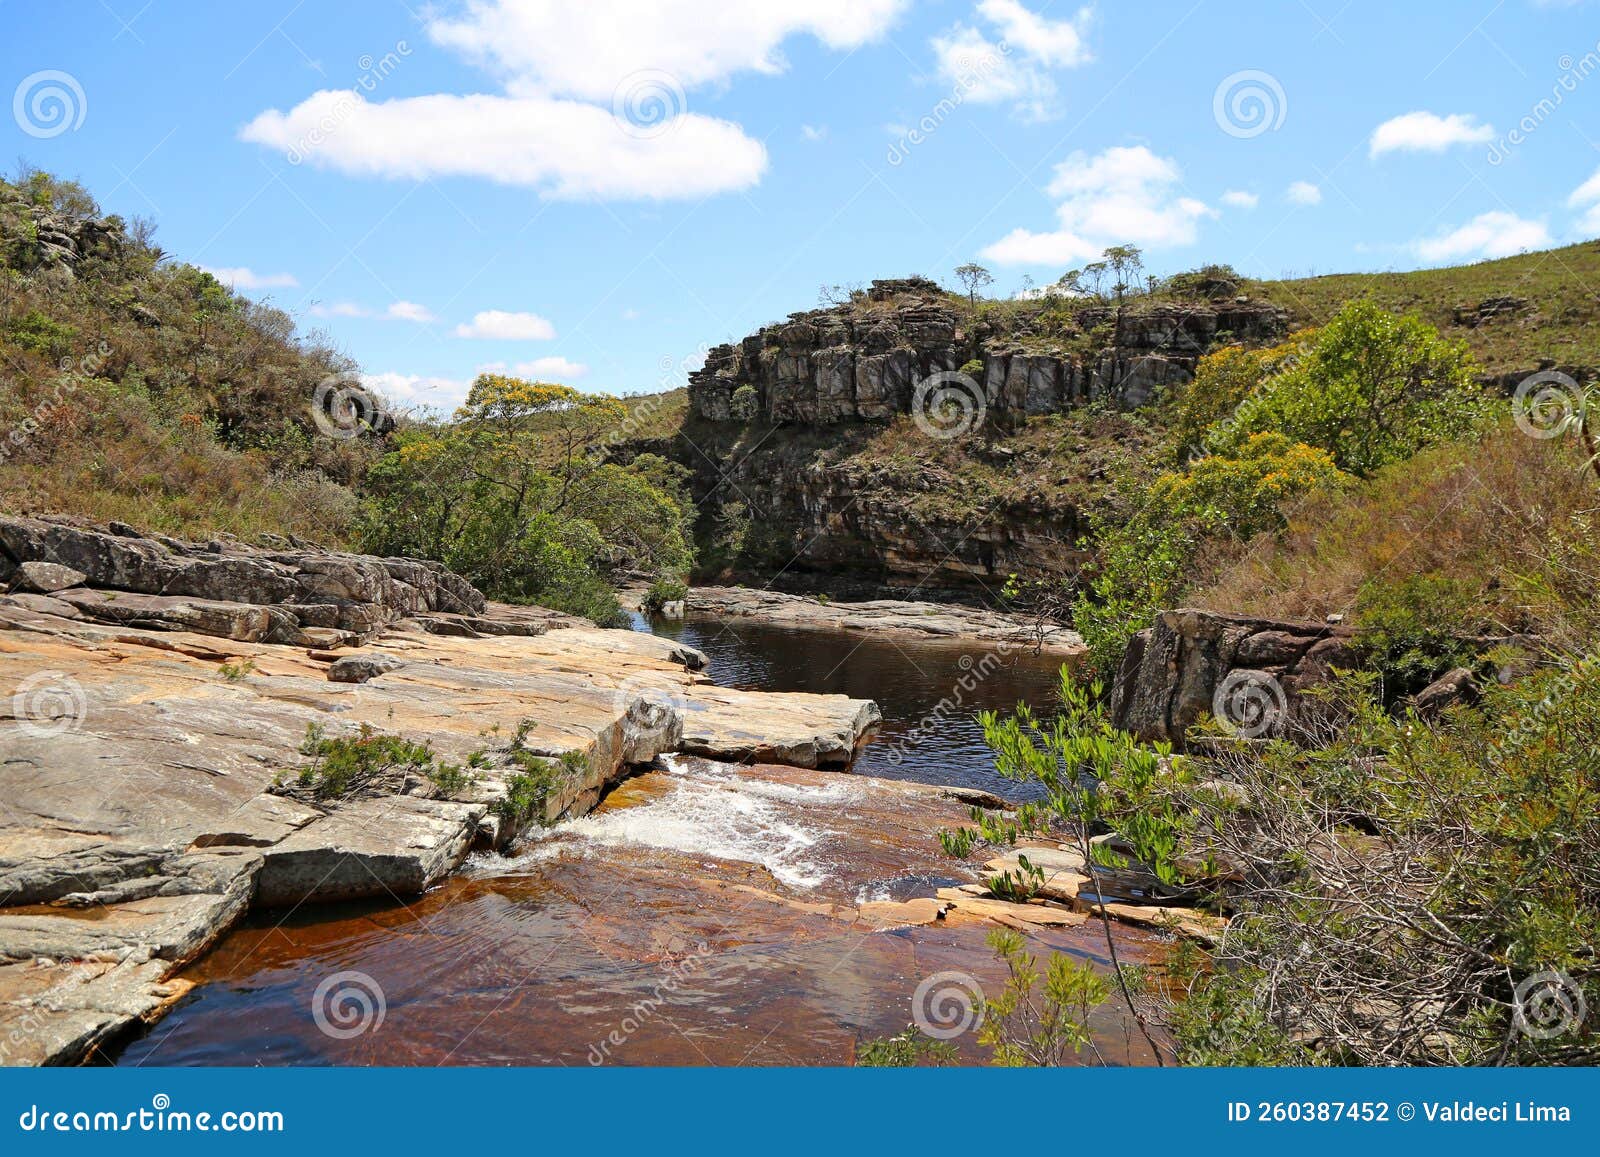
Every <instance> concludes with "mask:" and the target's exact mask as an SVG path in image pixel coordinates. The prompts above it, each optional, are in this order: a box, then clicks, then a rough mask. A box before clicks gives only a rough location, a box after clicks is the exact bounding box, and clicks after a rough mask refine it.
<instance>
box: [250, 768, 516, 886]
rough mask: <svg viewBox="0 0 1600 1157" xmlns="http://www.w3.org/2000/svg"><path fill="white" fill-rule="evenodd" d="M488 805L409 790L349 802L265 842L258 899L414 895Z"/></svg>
mask: <svg viewBox="0 0 1600 1157" xmlns="http://www.w3.org/2000/svg"><path fill="white" fill-rule="evenodd" d="M487 810H488V809H487V808H486V807H484V806H483V805H482V804H462V803H449V802H446V801H444V800H431V799H417V798H414V797H411V796H386V797H382V798H378V799H363V800H356V801H354V802H352V803H348V804H345V805H344V806H342V807H340V808H339V810H337V811H335V812H332V813H330V814H329V815H326V816H323V817H322V818H321V819H317V820H314V821H313V822H311V823H309V824H307V825H306V826H305V827H303V828H301V829H299V830H298V831H296V832H295V833H294V834H293V835H290V836H289V837H287V838H286V839H284V840H282V841H280V842H279V843H277V844H274V845H272V846H271V847H269V848H265V849H263V851H262V859H263V861H264V862H263V865H262V869H261V875H260V878H259V880H258V881H257V884H256V903H257V904H258V905H260V906H263V907H269V908H277V907H289V906H292V905H295V904H301V903H304V902H305V901H307V900H318V901H326V900H352V899H359V898H363V897H368V896H389V897H392V898H393V899H395V900H397V901H398V900H400V899H402V898H404V897H406V896H415V895H417V894H418V893H420V892H424V891H426V890H427V889H428V888H429V887H431V886H432V885H434V884H436V883H437V882H438V881H439V880H441V879H443V878H444V877H445V876H447V875H449V874H450V873H451V872H453V871H455V869H456V867H457V866H458V865H459V864H460V863H461V861H462V860H463V859H465V858H466V854H467V851H468V850H469V849H470V848H471V847H472V840H473V836H474V835H475V833H476V832H477V830H478V824H479V822H480V821H481V820H482V819H483V816H484V813H485V812H486V811H487Z"/></svg>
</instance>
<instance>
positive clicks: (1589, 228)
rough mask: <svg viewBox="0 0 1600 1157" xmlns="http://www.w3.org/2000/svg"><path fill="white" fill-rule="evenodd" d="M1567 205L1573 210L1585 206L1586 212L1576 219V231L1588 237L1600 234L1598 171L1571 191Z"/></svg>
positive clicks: (1599, 177)
mask: <svg viewBox="0 0 1600 1157" xmlns="http://www.w3.org/2000/svg"><path fill="white" fill-rule="evenodd" d="M1567 205H1568V207H1570V208H1573V209H1579V208H1582V207H1583V206H1585V205H1587V206H1588V209H1587V211H1586V212H1585V213H1584V215H1583V216H1582V217H1580V218H1578V231H1579V232H1580V233H1584V234H1587V235H1590V236H1592V235H1594V234H1596V233H1600V169H1596V170H1595V171H1594V175H1593V176H1592V177H1590V178H1589V179H1588V180H1587V181H1585V182H1584V183H1583V184H1581V185H1579V186H1578V187H1577V188H1576V189H1574V190H1572V195H1571V196H1570V197H1568V198H1567Z"/></svg>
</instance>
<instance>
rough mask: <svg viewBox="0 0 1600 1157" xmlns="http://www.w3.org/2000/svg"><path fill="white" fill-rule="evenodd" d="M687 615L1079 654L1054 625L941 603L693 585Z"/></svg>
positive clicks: (1074, 636)
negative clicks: (834, 598) (846, 599)
mask: <svg viewBox="0 0 1600 1157" xmlns="http://www.w3.org/2000/svg"><path fill="white" fill-rule="evenodd" d="M685 609H686V611H687V613H688V614H689V615H691V616H701V615H704V616H716V617H719V618H746V619H755V620H758V621H760V622H764V623H770V624H772V625H773V626H777V627H789V628H795V629H804V628H817V629H823V630H833V631H872V632H886V633H890V634H895V635H904V636H910V637H915V638H921V639H924V640H928V641H934V642H938V641H948V642H981V643H993V644H995V645H1004V646H1012V647H1016V648H1018V649H1019V650H1022V649H1033V648H1039V649H1042V650H1045V651H1050V652H1054V653H1060V654H1066V655H1080V654H1083V653H1084V651H1085V650H1086V648H1085V647H1084V643H1083V637H1082V636H1081V635H1079V634H1078V633H1077V632H1076V631H1073V630H1070V629H1069V628H1067V627H1065V626H1062V625H1061V624H1060V623H1053V622H1045V623H1039V622H1037V621H1035V620H1034V619H1031V618H1029V617H1028V616H1026V615H1006V614H1001V613H999V612H995V611H985V610H980V609H978V608H975V607H963V606H958V605H953V604H946V603H926V602H902V601H900V600H897V599H875V600H872V601H869V602H860V603H836V602H825V603H824V602H819V601H818V600H817V599H815V598H809V597H807V596H805V595H789V594H782V593H780V592H778V591H766V590H747V589H745V588H744V587H694V588H692V589H691V590H690V591H689V595H688V597H687V599H686V600H685Z"/></svg>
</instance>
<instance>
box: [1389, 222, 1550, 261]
mask: <svg viewBox="0 0 1600 1157" xmlns="http://www.w3.org/2000/svg"><path fill="white" fill-rule="evenodd" d="M1550 244H1551V239H1550V231H1549V230H1548V229H1546V228H1545V225H1544V222H1543V221H1529V220H1526V219H1524V218H1522V217H1518V216H1517V215H1516V214H1515V213H1506V212H1501V211H1499V210H1496V211H1494V212H1492V213H1482V214H1479V215H1478V216H1476V217H1474V218H1473V219H1472V220H1471V221H1468V222H1467V223H1466V224H1465V225H1462V226H1461V227H1460V228H1458V229H1453V230H1450V231H1449V232H1447V233H1442V234H1440V235H1439V236H1437V237H1428V238H1423V239H1421V240H1418V241H1413V242H1412V243H1411V248H1412V250H1413V251H1414V252H1415V253H1416V254H1417V256H1419V257H1421V258H1422V259H1423V260H1424V261H1459V260H1461V259H1463V258H1467V257H1509V256H1511V255H1512V254H1513V253H1521V252H1523V251H1525V250H1528V249H1542V248H1544V247H1545V246H1548V245H1550Z"/></svg>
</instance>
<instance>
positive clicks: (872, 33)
mask: <svg viewBox="0 0 1600 1157" xmlns="http://www.w3.org/2000/svg"><path fill="white" fill-rule="evenodd" d="M909 7H910V3H909V0H762V2H761V3H759V4H707V3H705V0H650V2H649V3H638V2H637V0H586V2H585V3H582V4H574V3H572V2H571V0H469V2H468V4H467V7H466V11H465V13H464V14H463V15H461V16H460V17H459V18H455V19H436V20H434V21H433V22H432V23H430V24H429V25H428V35H429V37H431V38H432V39H433V41H434V43H436V44H440V45H443V46H444V47H446V48H450V49H454V50H456V51H458V52H460V53H462V54H463V55H465V56H466V57H467V58H468V59H470V60H473V61H475V62H477V63H479V64H481V65H483V66H484V67H486V68H487V69H489V70H490V71H491V72H492V73H494V74H495V75H496V76H498V77H499V78H500V79H501V80H502V81H503V83H504V84H505V86H506V91H507V92H509V93H511V94H512V95H514V96H540V95H555V96H570V97H576V98H578V99H580V100H590V101H601V102H604V103H605V104H607V105H608V106H609V104H610V103H611V100H612V97H613V95H614V94H615V93H616V91H617V88H618V86H619V85H622V84H623V83H624V81H626V80H627V79H628V78H629V77H632V76H634V75H635V74H637V73H641V72H660V73H664V74H666V75H667V76H670V77H671V78H672V79H673V80H674V81H676V83H677V85H678V86H679V87H681V88H683V89H692V88H696V87H698V86H701V85H707V84H719V83H722V82H724V81H727V80H729V79H730V78H732V77H733V76H735V75H737V74H738V73H741V72H757V73H766V74H769V75H770V74H773V73H778V72H782V71H783V70H784V69H785V68H786V67H787V62H786V61H785V59H784V56H783V53H782V51H781V47H780V46H781V45H782V44H783V42H784V41H785V40H788V39H789V38H790V37H794V36H811V37H813V38H815V39H816V40H819V41H821V42H822V43H823V44H825V45H826V46H827V47H829V48H832V49H836V50H841V51H849V50H851V49H854V48H859V47H861V46H862V45H864V44H866V43H868V42H870V41H873V40H876V39H877V38H879V37H880V36H882V35H883V34H884V33H885V32H886V31H888V29H889V27H890V26H891V25H892V24H893V23H894V21H895V19H896V18H897V17H899V15H900V14H901V13H902V12H904V11H905V10H906V9H907V8H909Z"/></svg>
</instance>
